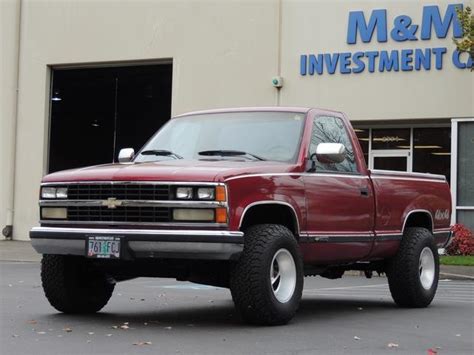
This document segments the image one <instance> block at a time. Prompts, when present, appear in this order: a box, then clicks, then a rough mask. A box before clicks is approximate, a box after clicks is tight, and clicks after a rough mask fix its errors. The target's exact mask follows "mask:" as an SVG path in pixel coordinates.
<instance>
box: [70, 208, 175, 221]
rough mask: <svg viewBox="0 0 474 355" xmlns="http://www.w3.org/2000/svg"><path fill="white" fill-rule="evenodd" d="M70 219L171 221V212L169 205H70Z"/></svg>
mask: <svg viewBox="0 0 474 355" xmlns="http://www.w3.org/2000/svg"><path fill="white" fill-rule="evenodd" d="M67 217H68V220H69V221H91V222H150V223H156V222H169V221H170V220H171V212H170V208H168V207H130V206H124V207H117V208H114V209H110V208H107V207H102V206H69V207H68V209H67Z"/></svg>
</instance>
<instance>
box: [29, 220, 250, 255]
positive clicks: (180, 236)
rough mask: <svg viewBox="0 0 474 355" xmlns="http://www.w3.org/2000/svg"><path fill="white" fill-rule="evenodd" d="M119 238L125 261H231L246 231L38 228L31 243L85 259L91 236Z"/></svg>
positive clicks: (39, 249)
mask: <svg viewBox="0 0 474 355" xmlns="http://www.w3.org/2000/svg"><path fill="white" fill-rule="evenodd" d="M97 236H107V237H119V238H120V240H121V245H122V258H124V259H134V258H186V259H217V260H230V259H234V258H237V257H238V255H239V254H240V253H241V252H242V250H243V248H244V238H243V233H242V232H230V231H204V230H151V229H99V228H90V229H89V228H59V227H57V228H56V227H35V228H33V229H32V230H31V231H30V238H31V244H32V246H33V248H34V249H35V250H36V251H37V252H38V253H40V254H59V255H83V256H85V255H86V253H87V251H86V241H87V239H88V237H97Z"/></svg>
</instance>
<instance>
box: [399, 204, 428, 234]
mask: <svg viewBox="0 0 474 355" xmlns="http://www.w3.org/2000/svg"><path fill="white" fill-rule="evenodd" d="M410 227H422V228H426V229H428V230H429V231H430V232H431V233H433V230H434V229H433V228H434V221H433V216H432V214H431V212H430V211H428V210H422V209H416V210H412V211H410V212H408V213H407V215H406V216H405V220H404V222H403V228H402V233H405V231H406V228H410Z"/></svg>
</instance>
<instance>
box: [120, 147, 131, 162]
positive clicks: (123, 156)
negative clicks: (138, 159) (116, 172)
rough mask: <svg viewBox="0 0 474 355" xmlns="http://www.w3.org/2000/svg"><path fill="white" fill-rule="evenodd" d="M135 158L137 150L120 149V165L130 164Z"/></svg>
mask: <svg viewBox="0 0 474 355" xmlns="http://www.w3.org/2000/svg"><path fill="white" fill-rule="evenodd" d="M134 156H135V149H133V148H123V149H120V153H119V155H118V161H119V163H130V162H131V161H132V159H133V157H134Z"/></svg>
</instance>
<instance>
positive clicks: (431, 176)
mask: <svg viewBox="0 0 474 355" xmlns="http://www.w3.org/2000/svg"><path fill="white" fill-rule="evenodd" d="M370 172H372V173H374V174H376V175H395V176H401V177H406V178H409V179H410V178H411V179H415V180H417V179H416V177H420V178H421V179H427V180H431V179H433V180H443V182H445V181H446V177H445V176H444V175H439V174H429V173H407V172H406V171H395V170H378V169H370ZM371 177H372V175H371Z"/></svg>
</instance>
